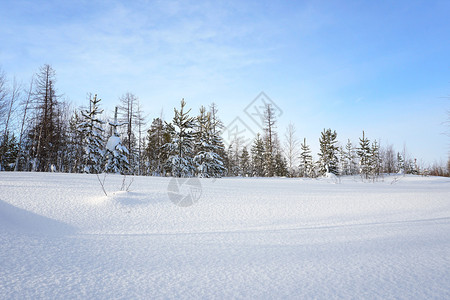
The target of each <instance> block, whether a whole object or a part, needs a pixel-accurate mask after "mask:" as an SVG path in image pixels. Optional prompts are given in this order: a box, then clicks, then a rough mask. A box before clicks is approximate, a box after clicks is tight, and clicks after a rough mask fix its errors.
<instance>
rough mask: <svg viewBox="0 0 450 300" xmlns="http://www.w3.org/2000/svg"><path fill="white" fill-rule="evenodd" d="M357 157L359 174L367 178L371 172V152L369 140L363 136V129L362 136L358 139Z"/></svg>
mask: <svg viewBox="0 0 450 300" xmlns="http://www.w3.org/2000/svg"><path fill="white" fill-rule="evenodd" d="M356 153H357V154H358V157H359V167H360V169H359V170H360V171H359V172H360V174H361V176H362V177H363V178H365V179H368V178H369V176H370V174H371V168H372V167H371V153H370V141H369V139H367V138H366V137H365V133H364V130H363V136H362V138H360V139H359V148H358V150H357V151H356Z"/></svg>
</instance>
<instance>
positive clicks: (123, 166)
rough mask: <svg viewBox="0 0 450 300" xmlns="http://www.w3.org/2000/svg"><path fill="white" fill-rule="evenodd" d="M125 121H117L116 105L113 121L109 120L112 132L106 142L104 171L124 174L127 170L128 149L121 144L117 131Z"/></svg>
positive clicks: (128, 166) (128, 165)
mask: <svg viewBox="0 0 450 300" xmlns="http://www.w3.org/2000/svg"><path fill="white" fill-rule="evenodd" d="M125 124H126V123H118V121H117V107H116V110H115V112H114V122H109V125H110V126H111V131H112V134H111V136H110V137H109V139H108V142H107V143H106V149H105V161H106V164H105V172H107V173H115V174H122V175H125V174H127V173H128V172H129V169H130V163H129V162H128V158H127V154H128V149H127V148H126V147H124V146H123V145H122V141H121V139H120V137H119V133H118V132H117V129H118V127H120V126H122V125H125Z"/></svg>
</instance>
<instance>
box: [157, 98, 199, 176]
mask: <svg viewBox="0 0 450 300" xmlns="http://www.w3.org/2000/svg"><path fill="white" fill-rule="evenodd" d="M185 106H186V102H185V101H184V99H181V108H180V110H177V109H176V108H174V113H175V116H174V117H173V120H172V126H169V127H168V128H169V130H170V133H171V136H172V139H171V142H169V143H166V144H165V145H164V149H165V150H166V151H167V152H168V153H169V157H168V159H167V161H166V163H165V166H166V168H167V169H168V170H170V174H171V175H172V176H174V177H192V176H194V173H195V167H194V162H193V156H194V135H193V132H192V129H193V128H194V118H192V117H189V112H190V111H191V110H190V109H189V110H188V111H185Z"/></svg>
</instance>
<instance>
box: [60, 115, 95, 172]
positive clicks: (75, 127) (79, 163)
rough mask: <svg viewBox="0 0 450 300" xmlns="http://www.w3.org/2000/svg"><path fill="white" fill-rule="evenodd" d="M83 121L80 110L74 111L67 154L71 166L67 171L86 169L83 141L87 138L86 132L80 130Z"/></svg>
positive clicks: (70, 124)
mask: <svg viewBox="0 0 450 300" xmlns="http://www.w3.org/2000/svg"><path fill="white" fill-rule="evenodd" d="M82 122H83V119H82V118H81V117H80V115H79V114H78V112H77V111H74V113H73V115H72V118H71V119H70V121H69V132H68V140H67V153H66V156H67V159H68V161H69V167H68V169H67V172H69V173H81V172H82V171H83V170H84V166H83V156H84V147H83V142H84V140H85V136H84V133H83V132H81V131H80V126H81V123H82ZM102 146H103V145H102ZM102 153H103V151H102Z"/></svg>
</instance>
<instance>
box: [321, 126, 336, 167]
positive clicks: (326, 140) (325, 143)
mask: <svg viewBox="0 0 450 300" xmlns="http://www.w3.org/2000/svg"><path fill="white" fill-rule="evenodd" d="M336 138H337V133H336V131H333V132H332V131H331V129H327V130H325V129H324V130H323V132H322V133H321V137H320V139H319V143H320V152H319V161H318V166H319V172H320V174H321V175H324V174H325V173H326V172H330V173H333V174H335V175H338V161H339V160H338V157H337V153H338V147H337V146H336V143H337V140H336Z"/></svg>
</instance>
